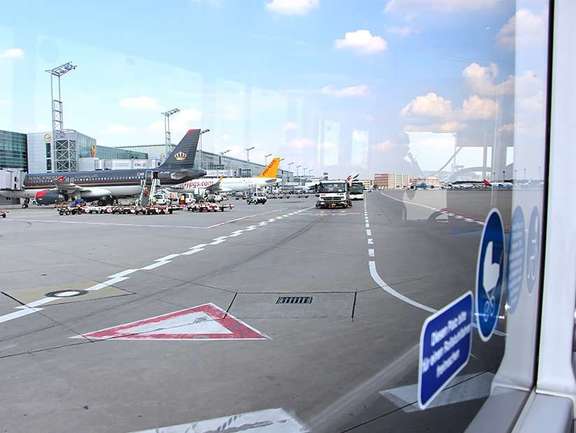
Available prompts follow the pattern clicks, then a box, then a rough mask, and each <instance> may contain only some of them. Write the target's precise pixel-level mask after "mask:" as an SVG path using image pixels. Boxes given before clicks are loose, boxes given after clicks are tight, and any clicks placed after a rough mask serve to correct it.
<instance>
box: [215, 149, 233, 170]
mask: <svg viewBox="0 0 576 433" xmlns="http://www.w3.org/2000/svg"><path fill="white" fill-rule="evenodd" d="M228 152H232V149H226V150H224V151H223V152H220V158H219V159H220V160H219V161H218V168H222V157H223V156H224V155H226V154H227V153H228Z"/></svg>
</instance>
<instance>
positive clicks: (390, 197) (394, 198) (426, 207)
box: [380, 191, 484, 226]
mask: <svg viewBox="0 0 576 433" xmlns="http://www.w3.org/2000/svg"><path fill="white" fill-rule="evenodd" d="M380 194H381V195H383V196H384V197H388V198H389V199H390V200H395V201H397V202H400V203H406V204H410V205H412V206H418V207H422V208H425V209H429V210H433V211H435V212H441V213H447V211H446V210H442V209H438V208H435V207H432V206H427V205H425V204H421V203H414V202H411V201H407V200H401V199H399V198H396V197H392V196H391V195H388V194H384V193H383V192H382V191H381V192H380ZM448 215H450V213H448ZM452 215H454V214H452ZM475 222H476V224H479V225H481V226H483V225H484V223H483V222H481V221H475Z"/></svg>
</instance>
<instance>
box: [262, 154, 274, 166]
mask: <svg viewBox="0 0 576 433" xmlns="http://www.w3.org/2000/svg"><path fill="white" fill-rule="evenodd" d="M271 156H272V154H271V153H267V154H266V155H264V165H268V158H270V157H271Z"/></svg>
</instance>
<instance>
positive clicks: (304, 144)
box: [288, 137, 316, 149]
mask: <svg viewBox="0 0 576 433" xmlns="http://www.w3.org/2000/svg"><path fill="white" fill-rule="evenodd" d="M315 145H316V143H315V142H314V140H311V139H310V138H306V137H300V138H295V139H294V140H291V141H290V142H289V143H288V146H289V147H291V148H293V149H307V148H310V147H314V146H315Z"/></svg>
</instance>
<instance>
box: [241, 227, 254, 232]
mask: <svg viewBox="0 0 576 433" xmlns="http://www.w3.org/2000/svg"><path fill="white" fill-rule="evenodd" d="M244 230H245V231H247V232H251V231H252V230H256V226H248V227H246V228H245V229H244Z"/></svg>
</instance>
